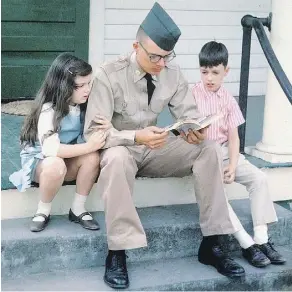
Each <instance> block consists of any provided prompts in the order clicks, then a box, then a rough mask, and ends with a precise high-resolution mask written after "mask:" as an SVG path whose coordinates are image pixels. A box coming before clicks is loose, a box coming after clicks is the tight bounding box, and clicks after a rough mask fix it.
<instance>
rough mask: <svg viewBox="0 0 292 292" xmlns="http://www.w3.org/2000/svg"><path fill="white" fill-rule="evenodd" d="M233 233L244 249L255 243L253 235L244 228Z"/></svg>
mask: <svg viewBox="0 0 292 292" xmlns="http://www.w3.org/2000/svg"><path fill="white" fill-rule="evenodd" d="M233 235H234V237H235V238H236V239H237V241H238V243H239V244H240V246H241V247H242V248H244V249H246V248H249V247H250V246H252V245H253V244H255V242H254V241H253V239H252V237H251V236H250V235H249V234H248V233H247V232H246V231H245V230H244V229H241V230H239V231H237V232H235V233H233Z"/></svg>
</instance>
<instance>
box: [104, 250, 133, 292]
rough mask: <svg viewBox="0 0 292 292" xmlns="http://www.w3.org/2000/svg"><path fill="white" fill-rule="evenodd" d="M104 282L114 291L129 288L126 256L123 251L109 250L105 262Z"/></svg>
mask: <svg viewBox="0 0 292 292" xmlns="http://www.w3.org/2000/svg"><path fill="white" fill-rule="evenodd" d="M103 279H104V282H105V283H106V284H107V285H108V286H110V287H111V288H114V289H126V288H128V287H129V277H128V271H127V263H126V254H125V251H124V250H109V252H108V256H107V258H106V261H105V274H104V277H103Z"/></svg>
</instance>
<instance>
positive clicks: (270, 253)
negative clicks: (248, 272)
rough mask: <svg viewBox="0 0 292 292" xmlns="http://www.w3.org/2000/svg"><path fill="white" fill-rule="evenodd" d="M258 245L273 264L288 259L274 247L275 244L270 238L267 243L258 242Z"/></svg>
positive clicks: (281, 262)
mask: <svg viewBox="0 0 292 292" xmlns="http://www.w3.org/2000/svg"><path fill="white" fill-rule="evenodd" d="M257 247H258V248H259V249H260V250H261V251H262V252H263V253H264V254H265V255H266V256H267V258H268V259H269V260H270V261H271V264H273V265H282V264H284V263H286V259H285V258H284V257H283V256H282V255H281V254H279V252H277V251H276V250H275V248H274V244H273V243H272V242H271V241H270V240H269V241H268V242H267V243H264V244H258V245H257Z"/></svg>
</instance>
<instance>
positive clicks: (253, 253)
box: [242, 244, 271, 268]
mask: <svg viewBox="0 0 292 292" xmlns="http://www.w3.org/2000/svg"><path fill="white" fill-rule="evenodd" d="M242 255H243V257H244V258H245V259H247V261H248V262H249V263H250V264H251V265H253V266H254V267H257V268H263V267H266V266H267V265H269V264H270V263H271V261H270V260H269V259H268V258H267V257H266V256H265V254H264V253H263V252H262V251H261V250H260V249H259V248H258V247H257V246H256V245H255V244H254V245H252V246H250V247H249V248H245V249H244V248H242Z"/></svg>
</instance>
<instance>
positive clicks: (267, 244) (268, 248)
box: [265, 240, 276, 252]
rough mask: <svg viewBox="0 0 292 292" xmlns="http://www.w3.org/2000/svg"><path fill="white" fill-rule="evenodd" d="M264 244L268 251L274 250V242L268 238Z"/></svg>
mask: <svg viewBox="0 0 292 292" xmlns="http://www.w3.org/2000/svg"><path fill="white" fill-rule="evenodd" d="M265 246H266V249H267V250H268V251H272V252H275V251H276V250H275V248H274V243H273V242H271V241H270V240H269V241H268V242H267V243H266V244H265Z"/></svg>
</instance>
